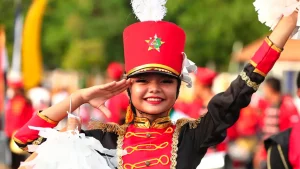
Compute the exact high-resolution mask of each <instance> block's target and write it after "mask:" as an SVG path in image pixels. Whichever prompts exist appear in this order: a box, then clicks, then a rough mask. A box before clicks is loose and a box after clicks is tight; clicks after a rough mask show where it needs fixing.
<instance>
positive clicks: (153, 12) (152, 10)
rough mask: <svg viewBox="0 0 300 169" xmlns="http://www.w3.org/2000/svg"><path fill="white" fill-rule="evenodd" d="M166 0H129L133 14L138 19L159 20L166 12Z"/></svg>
mask: <svg viewBox="0 0 300 169" xmlns="http://www.w3.org/2000/svg"><path fill="white" fill-rule="evenodd" d="M166 2H167V0H131V5H132V9H133V12H134V14H135V15H136V16H137V18H138V19H139V20H140V21H142V22H143V21H161V20H162V19H163V18H164V16H165V15H166V13H167V9H166V7H165V4H166Z"/></svg>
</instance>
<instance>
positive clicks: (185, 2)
mask: <svg viewBox="0 0 300 169" xmlns="http://www.w3.org/2000/svg"><path fill="white" fill-rule="evenodd" d="M252 3H253V0H243V1H242V0H223V1H220V0H201V1H200V0H169V1H168V3H167V9H168V13H167V16H166V17H165V19H164V20H166V21H171V22H175V23H176V24H178V25H179V26H181V27H182V28H183V29H184V30H185V31H186V35H187V43H186V51H185V52H186V54H187V55H188V57H189V58H190V59H191V60H193V61H194V62H196V64H197V65H199V66H205V65H206V64H207V63H209V62H213V63H215V64H216V66H217V68H218V70H226V69H227V68H228V63H229V61H230V59H231V53H232V46H233V44H234V42H237V41H240V42H242V43H243V44H244V45H247V44H248V43H250V42H251V41H253V40H255V39H257V38H260V37H262V36H264V35H265V34H266V33H268V28H267V27H266V26H264V25H263V24H261V23H260V22H259V21H258V19H257V13H256V12H255V11H254V7H253V5H252ZM30 4H31V1H30V0H23V1H22V6H23V14H24V18H25V16H26V12H27V10H28V8H29V6H30ZM15 8H16V3H15V1H13V0H0V24H4V25H5V27H6V31H7V47H8V52H9V56H11V53H12V46H13V26H14V13H15ZM134 22H137V19H136V18H135V16H134V14H133V13H132V10H131V6H130V1H129V0H107V1H103V0H50V1H49V4H48V6H47V10H46V13H45V16H44V20H43V29H42V51H43V62H44V65H45V68H46V69H54V68H64V69H72V70H80V71H84V72H87V73H91V72H100V71H103V70H105V68H106V66H107V64H108V63H109V62H110V61H113V60H114V61H123V44H122V43H123V41H122V31H123V29H124V28H125V27H126V26H128V25H130V24H132V23H134ZM174 36H176V35H174Z"/></svg>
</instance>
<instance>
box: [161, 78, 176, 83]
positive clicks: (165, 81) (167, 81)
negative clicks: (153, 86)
mask: <svg viewBox="0 0 300 169" xmlns="http://www.w3.org/2000/svg"><path fill="white" fill-rule="evenodd" d="M162 83H174V80H172V79H164V80H162Z"/></svg>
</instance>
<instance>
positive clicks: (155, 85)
mask: <svg viewBox="0 0 300 169" xmlns="http://www.w3.org/2000/svg"><path fill="white" fill-rule="evenodd" d="M149 92H150V93H159V92H161V88H160V85H159V82H157V81H152V82H151V83H149Z"/></svg>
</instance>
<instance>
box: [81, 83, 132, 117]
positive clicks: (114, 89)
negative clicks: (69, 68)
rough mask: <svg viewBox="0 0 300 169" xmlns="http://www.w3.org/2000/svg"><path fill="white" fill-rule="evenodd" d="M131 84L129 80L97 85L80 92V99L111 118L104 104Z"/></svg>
mask: <svg viewBox="0 0 300 169" xmlns="http://www.w3.org/2000/svg"><path fill="white" fill-rule="evenodd" d="M130 84H131V81H130V79H127V80H125V79H123V80H121V81H118V82H115V81H114V82H111V83H107V84H103V85H97V86H93V87H90V88H86V89H82V90H81V91H80V93H81V97H82V99H83V100H84V102H85V103H89V104H90V105H92V106H93V107H95V108H97V109H99V110H101V111H102V112H103V113H104V114H105V115H106V116H107V117H110V116H111V113H110V111H109V110H108V109H107V108H106V107H105V105H104V103H105V102H106V101H107V100H108V99H110V98H111V97H113V96H115V95H118V94H120V93H122V92H123V91H125V90H126V89H127V88H128V87H129V86H130Z"/></svg>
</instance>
